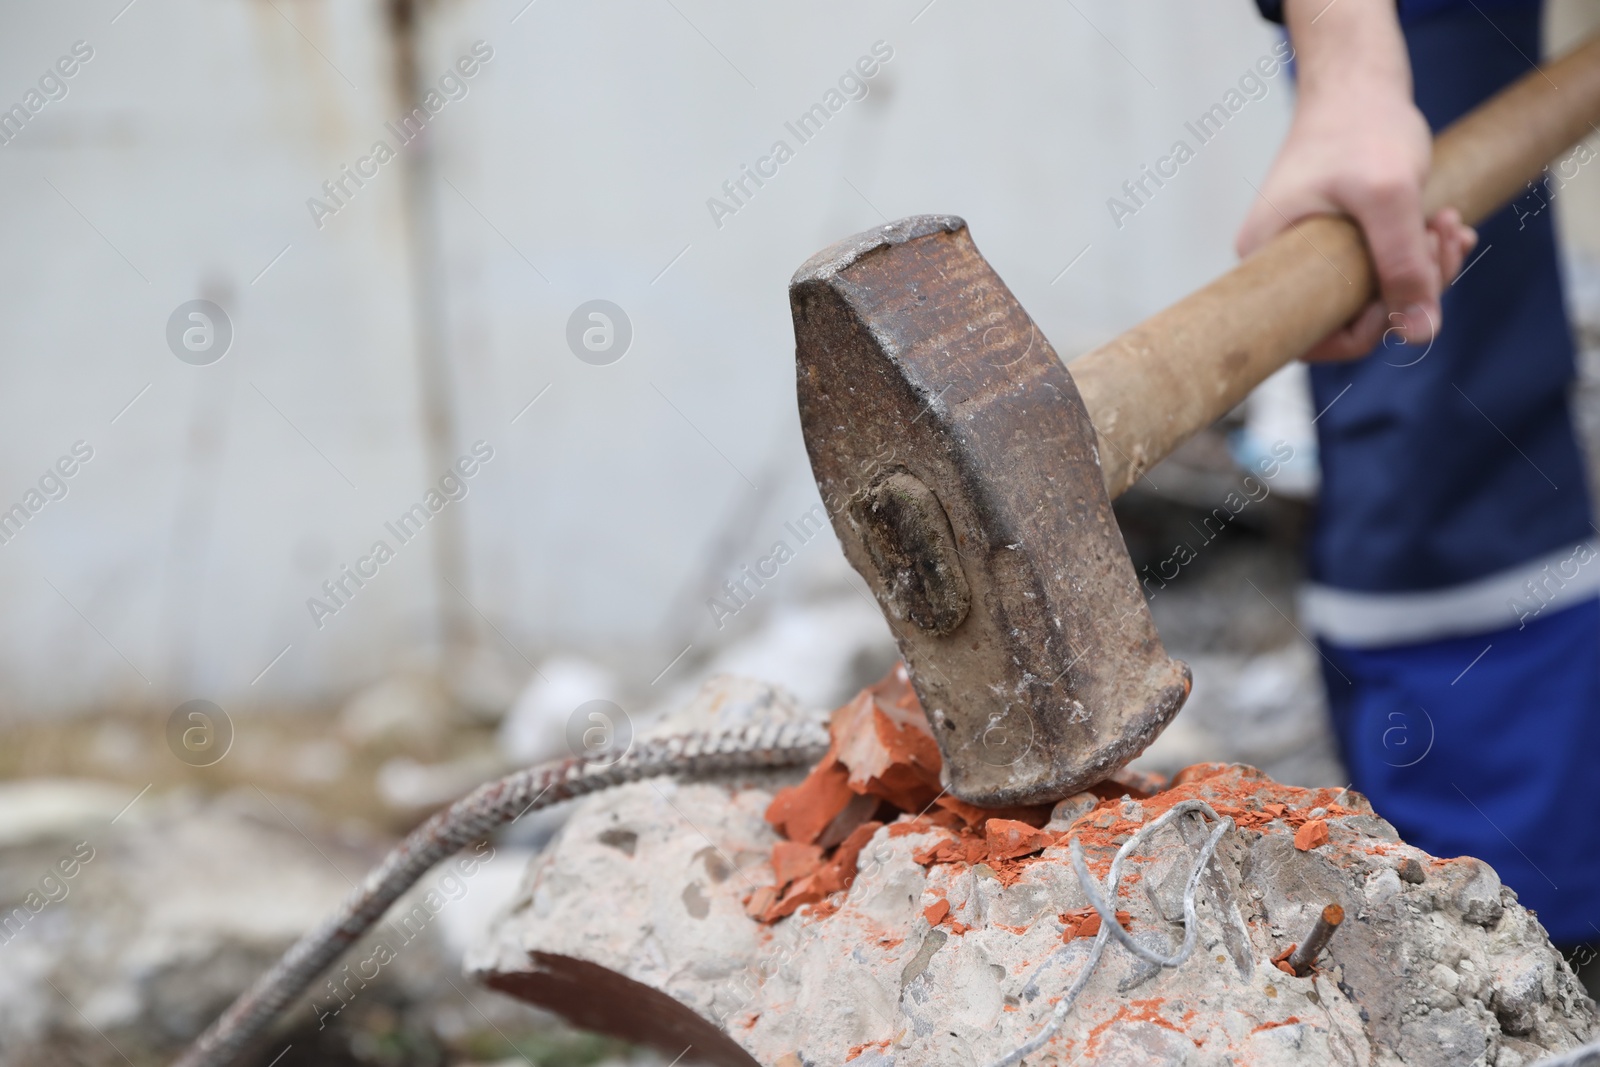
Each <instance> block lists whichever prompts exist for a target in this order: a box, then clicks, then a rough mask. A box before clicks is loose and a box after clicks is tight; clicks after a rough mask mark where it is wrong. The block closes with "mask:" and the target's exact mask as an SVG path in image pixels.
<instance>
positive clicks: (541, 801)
mask: <svg viewBox="0 0 1600 1067" xmlns="http://www.w3.org/2000/svg"><path fill="white" fill-rule="evenodd" d="M827 748H828V731H827V727H826V726H825V725H824V724H823V723H821V722H793V723H782V724H766V725H757V726H748V727H744V728H742V729H738V730H728V731H719V732H715V733H692V734H680V735H676V736H673V737H666V738H661V739H659V740H653V741H645V742H642V743H641V744H639V745H638V746H636V747H635V748H634V749H633V750H632V751H631V752H629V753H628V754H627V755H625V756H623V757H622V758H621V759H619V760H617V761H616V762H614V763H609V764H604V765H601V764H598V763H595V762H593V761H586V760H583V759H577V758H573V759H565V760H555V761H552V762H550V763H541V764H539V765H538V766H535V767H530V768H528V769H526V770H522V771H518V772H517V773H515V774H511V775H507V776H506V777H504V778H501V779H500V780H498V781H494V782H490V783H488V784H487V785H482V786H479V787H478V788H477V789H475V790H473V791H472V792H471V793H469V794H467V795H466V796H465V797H462V798H461V799H460V800H458V801H456V802H455V803H454V804H452V805H450V807H448V808H446V809H444V810H443V811H440V812H437V813H435V814H434V815H433V816H432V817H431V818H429V819H428V821H427V822H425V823H423V824H422V825H421V826H419V827H418V828H417V829H415V830H413V831H412V832H411V833H410V834H408V835H407V836H406V838H405V840H403V841H401V842H400V844H398V845H396V846H395V848H394V850H393V851H392V852H390V853H389V855H388V856H386V857H385V858H384V860H383V862H382V863H380V864H379V865H378V866H377V867H375V868H374V869H373V870H372V871H371V872H369V873H368V874H367V876H366V878H364V879H363V880H362V883H361V885H360V886H358V887H357V888H356V889H355V890H354V891H353V892H351V894H350V896H349V897H347V898H346V899H345V901H344V903H343V904H342V905H341V906H340V908H339V910H338V912H337V913H335V914H334V915H332V916H330V917H329V918H328V919H326V920H325V921H324V922H323V923H322V925H320V926H318V927H317V928H316V929H315V930H312V931H311V932H310V933H308V934H306V935H305V936H304V937H302V938H301V939H300V940H299V941H297V942H295V944H294V945H293V946H292V947H291V948H290V949H289V951H287V952H285V953H284V954H283V956H282V957H281V958H280V959H279V960H278V962H277V963H276V964H274V965H273V967H272V969H271V970H269V971H267V973H266V974H264V975H262V976H261V977H260V978H259V979H257V981H256V983H255V985H253V986H251V987H250V988H249V989H248V990H246V991H245V992H244V993H241V994H240V995H239V997H238V999H237V1000H235V1001H234V1002H233V1004H232V1006H230V1007H229V1008H228V1010H227V1011H225V1012H224V1013H223V1014H222V1015H221V1016H220V1017H219V1018H218V1019H217V1020H216V1021H215V1022H214V1023H212V1024H211V1026H210V1028H209V1029H207V1030H206V1032H205V1033H203V1034H201V1035H200V1037H199V1038H198V1039H197V1040H196V1041H195V1042H194V1044H192V1045H190V1046H189V1049H188V1051H186V1052H185V1053H184V1054H183V1056H182V1058H181V1059H179V1060H178V1061H177V1063H176V1065H175V1067H220V1065H222V1064H225V1063H228V1062H230V1061H232V1060H233V1059H234V1058H235V1057H236V1056H238V1055H239V1053H240V1052H241V1051H243V1050H244V1049H245V1047H246V1046H248V1045H249V1044H250V1042H251V1041H252V1040H254V1039H255V1038H256V1037H257V1036H258V1035H259V1034H260V1033H261V1032H262V1031H263V1030H265V1029H266V1028H267V1027H268V1026H269V1025H271V1023H272V1021H273V1020H274V1019H276V1018H277V1017H278V1016H279V1015H280V1014H282V1012H283V1010H284V1009H285V1008H286V1007H288V1006H289V1004H290V1003H291V1002H292V1001H293V1000H294V999H295V998H296V997H298V996H299V995H300V994H301V993H303V992H304V991H305V990H306V988H307V987H308V986H309V985H310V984H311V983H312V982H313V981H315V980H316V978H317V976H318V975H319V974H321V973H322V972H323V971H324V970H325V969H326V968H327V967H328V965H329V964H331V963H333V961H334V960H336V959H337V958H338V957H339V955H340V954H341V953H343V952H344V950H345V949H347V948H349V947H350V946H351V945H352V944H354V943H355V942H356V941H357V940H358V939H359V938H360V937H361V935H362V934H364V933H366V931H367V930H368V929H369V928H371V927H372V925H373V924H374V923H376V922H377V921H378V920H379V919H381V918H382V917H383V914H384V912H386V911H387V910H388V909H389V905H391V904H393V903H394V902H395V901H396V900H397V899H399V897H400V896H401V895H402V894H403V893H405V891H406V890H407V889H410V888H411V887H412V886H413V885H415V884H416V883H417V881H418V879H420V878H421V877H422V876H423V875H424V874H427V873H428V870H429V869H430V868H431V867H433V865H434V864H436V863H438V862H439V861H441V860H444V859H447V858H449V857H450V856H452V855H454V854H455V853H456V852H458V851H460V850H461V849H462V848H463V847H464V846H466V845H468V844H470V843H471V842H473V841H477V840H480V839H481V838H483V837H485V836H486V835H487V834H488V833H489V832H490V831H492V830H494V829H495V828H496V827H499V826H503V825H504V824H506V823H508V822H512V821H513V820H515V819H518V818H520V817H521V816H523V815H524V814H526V813H527V812H529V811H538V810H540V809H542V808H547V807H550V806H552V805H554V804H557V803H560V802H561V801H563V800H570V799H572V798H574V797H580V796H585V795H587V794H589V793H597V792H600V791H601V790H603V789H609V788H611V787H613V786H618V785H622V784H624V783H627V782H637V781H641V780H642V779H645V778H654V777H656V776H658V775H664V774H677V775H700V774H718V773H728V772H737V771H753V770H767V769H771V768H776V767H790V766H795V765H805V764H811V763H815V762H816V761H817V760H819V759H821V758H822V756H823V754H824V753H825V752H826V751H827Z"/></svg>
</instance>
